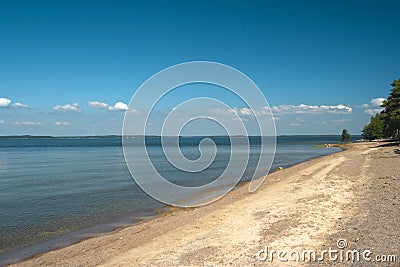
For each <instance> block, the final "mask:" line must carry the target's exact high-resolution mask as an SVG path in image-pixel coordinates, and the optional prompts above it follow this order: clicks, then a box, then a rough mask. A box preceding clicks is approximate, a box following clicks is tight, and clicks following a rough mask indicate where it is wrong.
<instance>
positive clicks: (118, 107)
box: [87, 101, 138, 112]
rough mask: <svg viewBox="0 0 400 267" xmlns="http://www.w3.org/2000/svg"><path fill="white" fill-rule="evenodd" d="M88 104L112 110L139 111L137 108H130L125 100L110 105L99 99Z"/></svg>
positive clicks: (92, 106)
mask: <svg viewBox="0 0 400 267" xmlns="http://www.w3.org/2000/svg"><path fill="white" fill-rule="evenodd" d="M87 105H88V106H89V107H91V108H99V109H101V108H102V109H108V110H110V111H133V112H138V111H137V110H135V109H129V107H128V105H127V104H125V103H124V102H121V101H118V102H117V103H115V104H114V105H109V104H107V103H104V102H99V101H88V102H87Z"/></svg>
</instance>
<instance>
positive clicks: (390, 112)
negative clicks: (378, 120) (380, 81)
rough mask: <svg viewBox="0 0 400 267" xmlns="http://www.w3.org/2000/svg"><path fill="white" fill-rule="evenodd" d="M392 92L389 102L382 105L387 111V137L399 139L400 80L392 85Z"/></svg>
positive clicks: (385, 119) (385, 120)
mask: <svg viewBox="0 0 400 267" xmlns="http://www.w3.org/2000/svg"><path fill="white" fill-rule="evenodd" d="M391 86H392V92H391V93H390V95H389V97H388V99H387V100H385V101H384V102H383V104H382V107H384V108H385V110H384V111H383V112H382V113H383V114H385V117H384V122H385V126H386V129H385V135H386V136H391V137H393V138H394V139H399V137H400V136H399V132H400V79H398V80H396V81H394V82H393V83H392V84H391Z"/></svg>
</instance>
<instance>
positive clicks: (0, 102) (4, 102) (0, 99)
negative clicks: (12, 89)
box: [0, 97, 11, 108]
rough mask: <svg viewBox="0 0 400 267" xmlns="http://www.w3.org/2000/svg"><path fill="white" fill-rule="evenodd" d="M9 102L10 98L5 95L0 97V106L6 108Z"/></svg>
mask: <svg viewBox="0 0 400 267" xmlns="http://www.w3.org/2000/svg"><path fill="white" fill-rule="evenodd" d="M10 104H11V100H10V99H8V98H5V97H0V108H7V107H8V106H9V105H10Z"/></svg>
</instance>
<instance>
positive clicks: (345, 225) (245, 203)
mask: <svg viewBox="0 0 400 267" xmlns="http://www.w3.org/2000/svg"><path fill="white" fill-rule="evenodd" d="M397 148H398V147H396V146H382V144H376V143H363V144H355V145H349V146H348V149H346V150H345V151H343V152H339V153H336V154H332V155H328V156H325V157H321V158H317V159H314V160H311V161H308V162H305V163H302V164H299V165H296V166H293V167H290V168H287V169H284V170H280V171H277V172H275V173H273V174H271V175H269V176H268V178H267V180H266V181H265V182H264V184H263V185H262V187H261V188H260V189H258V190H257V191H256V192H255V193H251V194H250V193H248V191H247V186H246V185H244V186H241V187H240V188H238V189H237V190H234V191H233V192H231V193H230V194H228V195H227V196H226V197H224V198H222V199H221V200H219V201H217V202H215V203H213V204H210V205H207V206H204V207H200V208H193V209H176V210H173V211H170V212H166V213H164V214H161V215H160V216H157V217H156V218H155V219H152V220H149V221H145V222H142V223H140V224H137V225H134V226H131V227H128V228H124V229H121V230H118V231H115V232H113V233H111V234H108V235H105V236H101V237H97V238H92V239H88V240H85V241H82V242H80V243H78V244H75V245H72V246H68V247H65V248H62V249H58V250H55V251H50V252H47V253H44V254H42V255H38V256H36V257H33V258H31V259H28V260H26V261H23V262H19V263H17V264H16V266H98V265H103V266H266V265H271V262H270V261H271V257H272V260H273V262H272V265H278V266H279V265H295V266H299V265H303V264H307V265H309V263H308V262H307V261H306V260H304V261H302V260H301V259H300V260H298V261H297V262H296V261H292V259H294V258H296V254H295V253H292V255H291V256H292V259H291V258H289V255H286V256H283V259H281V260H280V259H279V258H278V256H277V254H272V255H270V254H269V253H270V252H271V250H277V251H278V250H283V251H286V252H287V253H289V252H291V251H298V252H299V253H301V252H302V251H303V250H314V251H316V252H317V257H321V254H319V253H320V252H321V251H322V250H327V249H329V248H330V247H331V248H332V249H339V248H338V244H337V241H338V240H342V241H346V243H347V246H346V247H344V248H343V250H346V249H352V250H354V249H356V250H359V251H360V252H362V251H364V250H367V249H368V250H371V252H372V255H370V258H371V259H372V260H374V259H375V256H376V255H397V262H399V261H400V253H399V247H400V215H399V208H400V155H399V154H398V152H397V150H396V149H397ZM343 244H344V242H342V243H341V244H340V245H343ZM266 249H267V250H268V252H267V254H266V253H264V252H265V250H266ZM260 251H261V252H260ZM266 256H267V259H266V260H267V261H263V260H262V259H263V258H265V257H266ZM260 259H261V260H260ZM285 259H287V260H288V262H284V260H285ZM335 263H337V264H338V265H343V262H340V259H339V258H338V259H337V260H332V259H330V258H329V256H328V255H325V258H324V261H323V262H312V264H315V265H323V264H329V265H331V264H335ZM365 264H366V262H363V259H361V260H360V262H355V263H354V266H364V265H365ZM396 264H397V265H396ZM385 265H386V266H388V265H394V266H398V263H388V262H386V263H385Z"/></svg>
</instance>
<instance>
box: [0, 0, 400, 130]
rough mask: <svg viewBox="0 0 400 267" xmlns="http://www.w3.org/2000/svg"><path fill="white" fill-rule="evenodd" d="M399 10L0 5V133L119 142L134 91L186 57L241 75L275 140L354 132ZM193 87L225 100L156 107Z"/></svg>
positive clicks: (276, 4) (393, 4) (395, 41)
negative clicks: (264, 103) (263, 104)
mask: <svg viewBox="0 0 400 267" xmlns="http://www.w3.org/2000/svg"><path fill="white" fill-rule="evenodd" d="M399 8H400V2H399V1H383V2H382V1H329V2H328V1H271V2H269V1H251V2H248V1H147V2H146V3H143V1H141V2H134V1H1V2H0V135H10V134H34V135H95V134H120V133H121V127H122V119H123V115H124V110H125V109H126V106H125V105H126V104H128V103H129V101H130V99H131V97H132V95H133V93H134V92H135V90H136V89H137V88H138V87H139V86H140V85H141V84H142V83H143V82H144V81H145V80H146V79H148V78H149V77H150V76H151V75H153V74H154V73H156V72H158V71H160V70H162V69H164V68H166V67H169V66H171V65H175V64H178V63H182V62H187V61H193V60H208V61H216V62H221V63H224V64H227V65H230V66H232V67H234V68H237V69H239V70H240V71H242V72H244V73H245V74H246V75H248V76H249V77H250V78H251V79H252V80H253V81H254V82H255V83H256V84H257V85H258V86H259V88H260V89H261V90H262V91H263V93H264V95H265V97H266V99H267V100H268V102H269V104H270V106H271V107H272V110H273V111H274V115H275V116H276V118H277V119H276V121H275V122H276V126H277V132H278V134H340V132H341V130H342V129H343V128H347V129H348V130H349V131H350V133H352V134H359V133H360V130H361V129H362V126H363V125H364V124H366V123H367V122H368V120H369V117H370V115H371V114H373V113H374V112H376V111H377V110H379V107H378V105H379V102H380V98H386V97H387V95H388V93H389V91H390V86H389V84H390V83H391V82H392V81H393V80H394V79H397V78H399V77H400V72H399V62H400V50H399V48H398V47H399V43H400V35H399V34H398V29H399V28H400V17H399V16H398V10H399ZM199 91H200V92H201V93H200V94H201V95H208V96H210V97H212V96H216V97H219V98H222V99H223V98H224V97H225V96H224V94H221V93H218V92H216V91H214V90H213V88H212V87H211V86H210V87H207V86H203V87H201V88H200V89H199V88H198V87H196V89H194V91H190V89H187V90H186V91H185V93H183V94H177V95H176V97H175V98H174V97H170V100H168V99H166V100H165V101H164V104H163V106H160V111H162V110H168V108H172V107H173V105H174V104H176V102H179V101H177V100H178V99H179V96H182V95H184V96H186V97H191V96H192V95H198V94H199ZM182 99H184V98H182ZM227 99H229V97H228V96H227ZM371 101H372V102H371ZM96 102H98V103H96ZM100 103H103V104H100ZM236 104H237V105H239V103H237V102H235V101H233V103H232V105H233V107H235V108H242V107H241V106H235V105H236ZM329 107H330V108H329ZM156 123H157V122H156ZM194 128H196V127H194ZM211 129H212V127H211V128H210V129H209V130H210V134H212V131H211ZM202 130H203V131H205V132H207V128H205V129H204V128H203V129H202ZM193 131H194V132H192V133H193V134H196V129H194V130H193Z"/></svg>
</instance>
